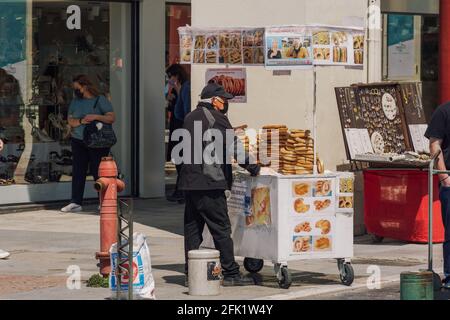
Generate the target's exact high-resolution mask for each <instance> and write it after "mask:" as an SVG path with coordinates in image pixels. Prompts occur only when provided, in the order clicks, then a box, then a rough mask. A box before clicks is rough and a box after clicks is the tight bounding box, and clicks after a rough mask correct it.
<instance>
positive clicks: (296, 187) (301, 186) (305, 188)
mask: <svg viewBox="0 0 450 320" xmlns="http://www.w3.org/2000/svg"><path fill="white" fill-rule="evenodd" d="M292 190H293V191H294V196H295V197H308V196H310V195H311V185H310V184H309V183H304V182H299V183H297V182H294V183H293V184H292Z"/></svg>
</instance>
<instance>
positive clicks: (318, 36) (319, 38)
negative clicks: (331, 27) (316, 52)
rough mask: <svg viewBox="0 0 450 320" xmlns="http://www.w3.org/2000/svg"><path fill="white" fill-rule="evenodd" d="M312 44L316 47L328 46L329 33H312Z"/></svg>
mask: <svg viewBox="0 0 450 320" xmlns="http://www.w3.org/2000/svg"><path fill="white" fill-rule="evenodd" d="M313 42H314V45H316V46H328V45H330V33H329V32H328V31H319V32H316V33H314V35H313Z"/></svg>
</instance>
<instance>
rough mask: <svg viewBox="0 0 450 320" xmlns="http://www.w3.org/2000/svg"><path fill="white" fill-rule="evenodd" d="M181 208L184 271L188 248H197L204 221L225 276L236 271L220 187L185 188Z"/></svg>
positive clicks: (222, 193)
mask: <svg viewBox="0 0 450 320" xmlns="http://www.w3.org/2000/svg"><path fill="white" fill-rule="evenodd" d="M185 198H186V208H185V211H184V251H185V261H186V273H187V272H188V252H189V251H191V250H198V249H199V248H200V245H201V244H202V242H203V237H202V233H203V229H204V227H205V224H206V225H207V226H208V228H209V231H210V232H211V235H212V236H213V239H214V244H215V246H216V249H217V250H219V251H220V263H221V265H222V274H223V275H224V276H234V275H238V274H239V265H238V264H237V263H236V261H235V260H234V248H233V240H232V239H231V223H230V218H229V217H228V208H227V199H226V197H225V192H224V191H223V190H212V191H187V192H185Z"/></svg>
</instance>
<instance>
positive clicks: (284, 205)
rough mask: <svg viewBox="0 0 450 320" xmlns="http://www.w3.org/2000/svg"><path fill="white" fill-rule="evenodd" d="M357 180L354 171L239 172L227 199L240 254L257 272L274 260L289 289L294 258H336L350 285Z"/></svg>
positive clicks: (281, 281)
mask: <svg viewBox="0 0 450 320" xmlns="http://www.w3.org/2000/svg"><path fill="white" fill-rule="evenodd" d="M353 183H354V177H353V174H351V173H328V174H322V175H304V176H282V175H274V176H259V177H250V176H248V175H246V174H244V173H238V174H236V176H235V181H234V185H233V189H232V191H231V196H230V197H229V200H228V205H229V214H230V220H231V224H232V232H233V234H232V237H233V241H234V245H235V254H236V255H237V256H242V257H246V258H245V260H244V267H245V269H246V270H247V271H248V272H251V273H257V272H259V271H260V270H261V269H262V268H263V266H264V260H266V261H271V262H272V263H273V264H274V269H275V273H276V276H277V278H278V283H279V285H280V287H281V288H284V289H288V288H289V287H290V286H291V284H292V278H291V275H290V272H289V269H288V264H289V262H292V261H302V260H311V259H336V260H337V261H338V268H339V271H340V278H341V281H342V283H343V284H344V285H347V286H350V285H351V284H352V283H353V280H354V271H353V267H352V265H351V261H350V259H351V258H352V257H353V203H354V201H353ZM205 239H206V238H205ZM209 240H210V239H209Z"/></svg>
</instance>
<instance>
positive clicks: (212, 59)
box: [206, 50, 219, 63]
mask: <svg viewBox="0 0 450 320" xmlns="http://www.w3.org/2000/svg"><path fill="white" fill-rule="evenodd" d="M218 61H219V60H218V55H217V51H208V50H207V51H206V63H217V62H218Z"/></svg>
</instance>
